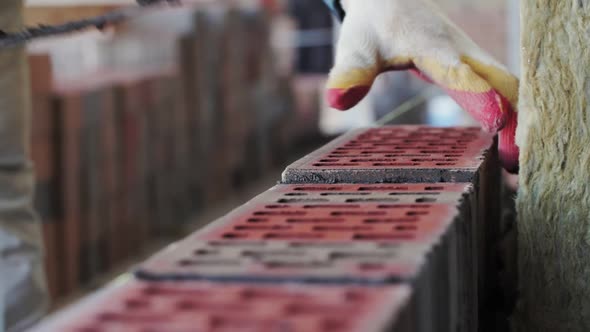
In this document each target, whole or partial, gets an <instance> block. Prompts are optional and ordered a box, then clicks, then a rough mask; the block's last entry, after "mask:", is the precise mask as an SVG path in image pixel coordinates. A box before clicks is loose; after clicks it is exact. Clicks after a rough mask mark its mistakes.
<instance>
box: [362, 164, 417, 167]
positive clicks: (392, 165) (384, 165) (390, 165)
mask: <svg viewBox="0 0 590 332" xmlns="http://www.w3.org/2000/svg"><path fill="white" fill-rule="evenodd" d="M418 165H420V164H419V163H374V164H373V166H375V167H409V166H418Z"/></svg>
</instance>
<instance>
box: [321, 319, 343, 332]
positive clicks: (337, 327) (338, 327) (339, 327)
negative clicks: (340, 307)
mask: <svg viewBox="0 0 590 332" xmlns="http://www.w3.org/2000/svg"><path fill="white" fill-rule="evenodd" d="M348 326H349V324H348V322H347V321H345V320H342V319H338V318H326V319H324V320H323V321H322V329H321V330H322V331H325V332H339V331H344V330H347V328H348Z"/></svg>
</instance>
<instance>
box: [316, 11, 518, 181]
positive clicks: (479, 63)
mask: <svg viewBox="0 0 590 332" xmlns="http://www.w3.org/2000/svg"><path fill="white" fill-rule="evenodd" d="M325 2H326V3H327V4H328V5H329V7H330V8H331V9H332V10H333V11H334V12H335V14H336V15H337V16H338V17H339V18H341V19H343V21H342V28H341V32H340V38H339V41H338V45H337V50H336V63H335V65H334V68H333V69H332V71H331V72H330V77H329V80H328V90H327V98H328V102H329V104H330V106H332V107H333V108H336V109H340V110H347V109H349V108H351V107H353V106H355V105H356V104H357V103H358V102H359V101H360V100H361V99H363V98H364V97H365V96H366V95H367V93H368V92H369V90H370V88H371V85H372V84H373V82H374V80H375V78H376V77H377V75H379V74H380V73H382V72H385V71H390V70H411V71H412V72H414V73H415V74H416V75H417V76H418V77H420V78H422V79H424V80H426V81H428V82H430V83H433V84H436V85H438V86H439V87H441V88H442V89H443V90H444V91H446V93H447V94H449V96H451V97H452V98H453V99H454V100H455V101H456V102H457V103H458V104H459V105H460V106H461V107H463V108H464V109H465V110H466V111H468V112H469V113H470V114H471V115H472V116H473V117H474V118H475V119H476V120H477V121H478V122H479V123H480V124H481V126H482V127H483V129H484V130H487V131H491V132H496V131H499V130H500V132H499V134H498V137H499V155H500V158H501V161H502V165H503V166H504V168H505V169H506V170H508V171H510V172H513V173H514V172H518V147H517V146H516V144H515V131H516V125H517V116H516V105H517V101H518V79H517V78H516V77H515V76H514V75H512V74H511V73H510V72H509V71H508V70H507V69H506V68H505V67H504V66H503V65H501V64H500V63H498V62H497V61H496V60H494V59H493V58H492V57H491V56H490V55H489V54H487V53H486V52H485V51H483V50H482V49H481V48H479V46H477V45H476V44H475V43H474V42H473V41H472V40H471V39H470V38H469V37H468V36H467V35H466V34H465V33H464V32H463V31H461V30H460V29H459V28H458V27H456V26H455V25H454V24H453V23H452V22H451V21H449V19H448V18H447V17H445V16H444V15H443V14H442V11H441V10H440V9H439V8H438V7H437V6H436V5H435V4H433V3H432V2H431V1H429V0H412V1H408V0H362V1H361V0H341V1H340V2H339V1H337V0H325Z"/></svg>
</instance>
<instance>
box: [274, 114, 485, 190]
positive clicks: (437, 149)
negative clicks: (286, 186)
mask: <svg viewBox="0 0 590 332" xmlns="http://www.w3.org/2000/svg"><path fill="white" fill-rule="evenodd" d="M493 147H494V139H493V136H491V135H489V134H486V133H484V132H482V131H481V130H480V129H479V128H433V127H422V126H389V127H380V128H372V129H360V130H356V131H352V132H350V133H348V134H346V135H343V136H342V137H340V138H338V139H336V140H335V141H333V142H331V143H329V144H328V145H326V146H324V147H322V148H321V149H319V150H317V151H315V152H314V153H312V154H310V155H308V156H306V157H304V158H302V159H301V160H299V161H297V162H295V163H293V164H292V165H291V166H289V167H287V169H286V170H285V172H284V173H283V183H383V182H388V183H391V182H396V183H400V182H471V181H472V179H473V178H474V176H475V175H476V174H477V172H478V170H479V169H480V167H481V166H482V165H483V164H484V160H485V158H486V155H487V151H488V150H492V149H493Z"/></svg>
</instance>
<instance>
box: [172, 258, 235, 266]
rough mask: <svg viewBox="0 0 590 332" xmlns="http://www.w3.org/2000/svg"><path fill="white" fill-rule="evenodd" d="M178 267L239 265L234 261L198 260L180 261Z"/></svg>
mask: <svg viewBox="0 0 590 332" xmlns="http://www.w3.org/2000/svg"><path fill="white" fill-rule="evenodd" d="M178 265H180V266H233V265H240V261H239V260H236V259H225V260H223V259H215V260H198V259H194V260H193V259H181V260H179V261H178Z"/></svg>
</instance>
